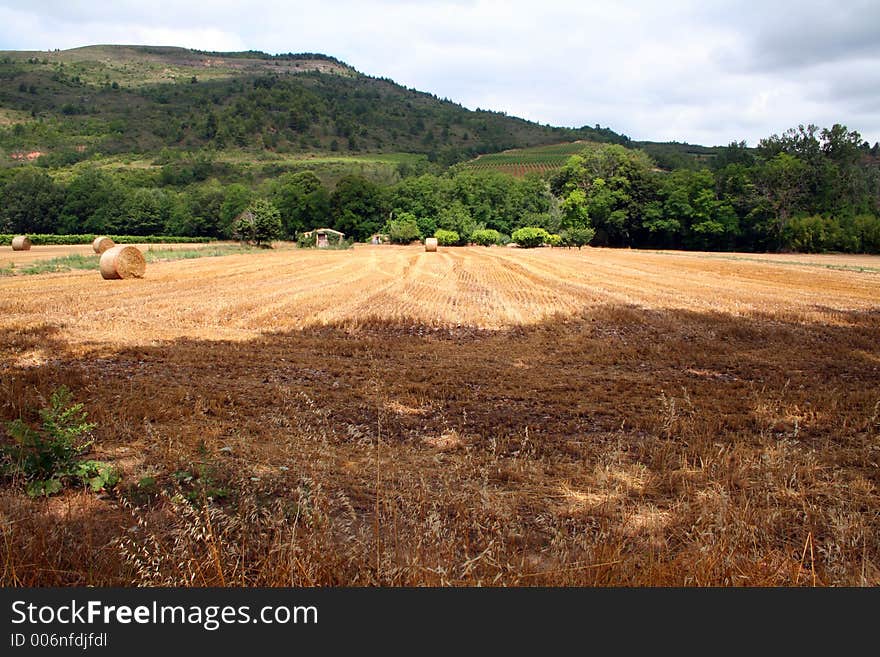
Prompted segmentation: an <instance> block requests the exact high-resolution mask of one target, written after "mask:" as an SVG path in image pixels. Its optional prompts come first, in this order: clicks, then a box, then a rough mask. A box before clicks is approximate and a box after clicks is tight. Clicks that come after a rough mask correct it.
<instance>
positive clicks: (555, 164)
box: [462, 141, 587, 177]
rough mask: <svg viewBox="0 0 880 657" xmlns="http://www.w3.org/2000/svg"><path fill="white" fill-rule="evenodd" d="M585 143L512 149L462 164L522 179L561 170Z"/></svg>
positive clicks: (467, 167) (574, 142) (582, 148)
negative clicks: (529, 175)
mask: <svg viewBox="0 0 880 657" xmlns="http://www.w3.org/2000/svg"><path fill="white" fill-rule="evenodd" d="M586 145H587V142H584V141H573V142H566V143H563V144H551V145H549V146H534V147H532V148H514V149H511V150H507V151H503V152H501V153H490V154H489V155H480V156H479V157H477V158H476V159H473V160H470V161H469V162H465V163H464V164H462V167H463V168H465V169H471V170H474V171H497V172H499V173H508V174H510V175H512V176H519V177H523V176H526V175H527V174H530V173H536V174H545V173H550V172H553V171H556V170H557V169H561V168H562V165H563V164H565V163H566V161H568V158H570V157H571V156H572V155H578V154H580V153H581V152H582V151H583V150H584V148H585V147H586Z"/></svg>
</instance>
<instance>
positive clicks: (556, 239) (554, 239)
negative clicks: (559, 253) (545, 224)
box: [544, 233, 562, 246]
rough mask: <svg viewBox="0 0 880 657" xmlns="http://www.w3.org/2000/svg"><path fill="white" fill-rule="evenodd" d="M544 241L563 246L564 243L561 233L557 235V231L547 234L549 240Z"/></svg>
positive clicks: (549, 244)
mask: <svg viewBox="0 0 880 657" xmlns="http://www.w3.org/2000/svg"><path fill="white" fill-rule="evenodd" d="M544 243H545V244H547V245H548V246H561V245H562V238H561V237H560V236H559V235H557V234H556V233H550V234H549V235H548V236H547V240H546V241H545V242H544Z"/></svg>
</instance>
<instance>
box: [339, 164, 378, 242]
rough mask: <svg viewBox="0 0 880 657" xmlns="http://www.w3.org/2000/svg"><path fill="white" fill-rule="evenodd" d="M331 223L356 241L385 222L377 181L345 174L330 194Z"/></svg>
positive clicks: (362, 238) (363, 238) (372, 232)
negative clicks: (332, 219)
mask: <svg viewBox="0 0 880 657" xmlns="http://www.w3.org/2000/svg"><path fill="white" fill-rule="evenodd" d="M330 207H331V211H332V215H333V217H334V218H335V221H334V225H333V226H332V228H335V229H336V230H338V231H341V232H343V233H345V234H346V235H348V236H349V237H353V238H354V239H355V240H356V241H358V242H363V241H366V240H368V239H369V238H370V236H372V235H373V234H374V233H376V232H378V231H379V229H380V228H381V227H382V226H383V225H384V224H385V217H386V216H387V210H386V203H385V198H384V196H383V193H382V190H381V189H380V188H379V186H378V185H376V183H374V182H371V181H369V180H367V179H366V178H362V177H360V176H346V177H345V178H342V179H341V180H340V181H339V182H338V183H337V185H336V189H335V190H334V191H333V195H332V196H331V197H330Z"/></svg>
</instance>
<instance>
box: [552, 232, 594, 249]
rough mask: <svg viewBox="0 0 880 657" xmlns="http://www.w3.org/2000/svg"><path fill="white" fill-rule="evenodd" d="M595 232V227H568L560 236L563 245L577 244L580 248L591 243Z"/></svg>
mask: <svg viewBox="0 0 880 657" xmlns="http://www.w3.org/2000/svg"><path fill="white" fill-rule="evenodd" d="M595 234H596V231H595V230H594V229H593V228H568V229H566V230H564V231H562V235H560V237H561V238H562V244H563V246H568V247H572V246H576V247H577V248H578V249H580V248H581V247H583V246H586V245H587V244H589V243H590V241H591V240H592V239H593V236H594V235H595Z"/></svg>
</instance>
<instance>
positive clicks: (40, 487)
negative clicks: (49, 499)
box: [0, 386, 119, 497]
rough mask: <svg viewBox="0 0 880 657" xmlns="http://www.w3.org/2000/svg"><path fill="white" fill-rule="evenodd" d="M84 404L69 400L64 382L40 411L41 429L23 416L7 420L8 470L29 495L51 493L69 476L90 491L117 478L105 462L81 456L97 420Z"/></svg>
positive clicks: (1, 450)
mask: <svg viewBox="0 0 880 657" xmlns="http://www.w3.org/2000/svg"><path fill="white" fill-rule="evenodd" d="M82 408H83V405H82V404H73V403H71V395H70V391H69V390H68V389H67V388H66V387H64V386H62V387H60V388H59V389H58V390H56V391H55V393H54V394H53V395H52V397H51V399H50V400H49V406H48V407H46V408H43V409H41V410H40V411H39V415H40V419H41V420H42V423H41V426H40V428H39V429H33V428H31V427H29V426H28V425H27V424H25V423H24V422H23V421H22V420H21V419H18V420H13V421H12V422H9V423H7V425H6V431H7V433H8V434H9V436H10V437H11V438H12V440H13V443H12V444H11V445H3V446H0V455H2V457H3V467H4V470H5V472H6V474H8V475H12V476H15V475H19V476H22V477H24V479H25V481H26V485H27V492H28V495H30V496H31V497H37V496H39V495H46V496H48V495H52V494H54V493H57V492H59V491H61V489H62V488H64V486H65V485H66V484H67V483H70V482H71V481H75V482H79V483H81V484H83V485H88V486H90V487H91V488H92V490H94V491H99V490H101V489H102V488H108V487H110V486H113V485H115V484H116V482H117V481H118V480H119V476H118V474H117V473H116V471H115V470H114V469H113V466H111V465H110V464H109V463H104V462H103V461H90V460H86V459H80V458H79V457H80V456H82V455H83V454H84V453H85V452H87V451H88V450H89V448H90V447H91V445H92V442H93V441H92V440H89V439H88V435H89V434H90V433H91V431H92V429H94V428H95V425H94V424H92V423H90V422H87V421H86V413H85V411H83V410H82Z"/></svg>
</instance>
